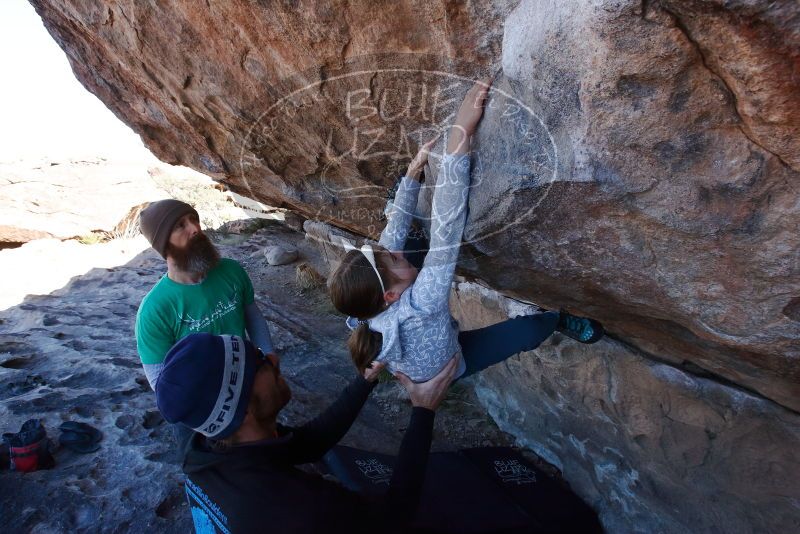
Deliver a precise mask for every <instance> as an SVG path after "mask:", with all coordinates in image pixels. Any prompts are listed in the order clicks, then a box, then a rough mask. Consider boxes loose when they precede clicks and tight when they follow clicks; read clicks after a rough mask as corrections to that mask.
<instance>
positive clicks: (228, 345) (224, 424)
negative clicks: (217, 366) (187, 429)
mask: <svg viewBox="0 0 800 534" xmlns="http://www.w3.org/2000/svg"><path fill="white" fill-rule="evenodd" d="M220 337H222V339H223V341H224V343H225V367H224V369H223V374H222V384H221V387H220V388H219V394H218V395H217V402H216V403H215V404H214V409H213V410H211V413H210V414H209V415H208V418H207V419H206V420H205V421H204V422H203V424H202V425H200V426H198V427H196V428H195V429H194V430H195V431H196V432H200V433H201V434H203V435H204V436H206V437H209V438H213V437H214V436H216V435H217V434H219V433H220V432H222V431H223V430H225V429H227V428H228V425H230V424H231V422H232V421H233V418H234V417H235V416H236V408H237V407H238V406H239V397H240V396H241V394H242V387H243V386H244V381H245V359H246V351H245V345H244V341H243V340H242V338H240V337H238V336H220Z"/></svg>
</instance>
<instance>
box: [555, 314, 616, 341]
mask: <svg viewBox="0 0 800 534" xmlns="http://www.w3.org/2000/svg"><path fill="white" fill-rule="evenodd" d="M556 330H558V331H559V332H561V333H562V334H564V335H565V336H568V337H571V338H572V339H574V340H576V341H580V342H581V343H596V342H598V341H600V338H602V337H603V334H605V330H603V325H601V324H600V323H598V322H597V321H595V320H594V319H588V318H586V317H578V316H575V315H572V314H570V313H567V312H565V311H561V312H559V315H558V326H557V327H556Z"/></svg>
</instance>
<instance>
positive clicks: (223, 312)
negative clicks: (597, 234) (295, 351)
mask: <svg viewBox="0 0 800 534" xmlns="http://www.w3.org/2000/svg"><path fill="white" fill-rule="evenodd" d="M139 222H140V225H141V228H142V233H143V234H144V236H145V237H146V238H147V240H148V241H149V242H150V244H151V245H152V247H153V248H154V249H155V250H156V251H157V252H158V253H159V254H160V255H161V256H162V257H163V258H164V259H165V260H167V272H166V274H165V275H164V276H162V277H161V279H160V280H159V281H158V282H157V283H156V285H155V286H153V288H152V289H151V290H150V292H149V293H147V295H146V296H145V297H144V299H143V300H142V303H141V305H140V306H139V312H138V313H137V315H136V348H137V350H138V352H139V358H140V359H141V361H142V366H143V367H144V372H145V375H146V376H147V380H148V382H150V387H151V388H153V390H155V386H156V381H157V380H158V376H159V375H160V374H161V371H162V369H163V367H164V358H165V357H166V355H167V352H169V350H170V348H172V346H173V345H174V344H175V343H176V342H177V341H179V340H180V339H182V338H184V337H185V336H187V335H189V334H195V333H199V332H205V333H210V334H216V335H221V334H226V335H234V336H239V337H241V338H244V337H245V332H246V333H247V337H248V338H249V339H250V341H251V342H252V343H253V345H255V346H256V347H257V348H258V349H260V350H261V352H263V353H264V354H274V352H273V348H272V341H271V339H270V334H269V329H268V328H267V323H266V321H265V320H264V316H263V315H262V314H261V311H260V310H259V309H258V306H257V305H256V303H255V299H254V293H253V284H252V282H251V281H250V277H249V276H248V275H247V273H246V272H245V270H244V269H243V268H242V266H241V265H239V263H237V262H236V261H234V260H232V259H228V258H220V255H219V252H218V251H217V249H216V248H215V247H214V244H213V243H211V240H210V239H209V238H208V236H206V235H205V234H204V233H203V231H202V229H201V228H200V217H199V215H198V214H197V211H196V210H195V209H194V208H193V207H192V206H190V205H189V204H186V203H185V202H181V201H179V200H174V199H167V200H160V201H158V202H153V203H152V204H150V205H149V206H148V207H147V208H145V209H144V210H143V211H142V213H141V216H140V220H139ZM275 357H277V356H275Z"/></svg>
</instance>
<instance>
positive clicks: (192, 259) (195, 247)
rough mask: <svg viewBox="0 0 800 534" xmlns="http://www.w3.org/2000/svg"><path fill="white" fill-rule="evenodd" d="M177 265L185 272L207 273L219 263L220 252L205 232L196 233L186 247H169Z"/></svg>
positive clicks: (171, 256) (170, 254)
mask: <svg viewBox="0 0 800 534" xmlns="http://www.w3.org/2000/svg"><path fill="white" fill-rule="evenodd" d="M169 256H170V258H171V259H172V261H173V262H174V263H175V266H176V267H177V268H178V269H179V270H181V271H184V272H189V273H199V274H206V273H207V272H208V271H210V270H211V269H213V268H214V267H215V266H216V265H217V263H219V252H218V251H217V249H216V247H215V246H214V244H213V243H212V242H211V240H210V239H209V238H208V236H206V235H205V234H203V233H199V234H197V235H195V236H194V237H193V238H192V239H190V240H189V242H188V243H187V244H186V247H185V248H182V249H179V248H177V247H172V246H171V247H169Z"/></svg>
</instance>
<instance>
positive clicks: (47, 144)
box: [0, 0, 155, 162]
mask: <svg viewBox="0 0 800 534" xmlns="http://www.w3.org/2000/svg"><path fill="white" fill-rule="evenodd" d="M0 50H2V53H0V72H3V73H4V75H5V76H4V78H5V80H6V83H4V84H0V113H2V117H3V121H2V126H0V161H2V162H13V161H17V160H27V159H43V158H44V159H75V158H78V159H87V158H97V157H104V158H106V159H112V160H134V161H136V160H149V159H155V156H153V155H152V153H151V152H150V151H149V150H148V149H147V148H146V147H145V146H144V144H143V143H142V141H141V139H140V138H139V136H138V135H137V134H136V133H135V132H134V131H133V130H131V129H130V128H129V127H128V126H127V125H126V124H124V123H123V122H122V121H120V120H119V119H118V118H117V117H116V116H115V115H114V114H113V113H112V112H111V111H110V110H109V109H108V108H106V107H105V105H104V104H103V103H102V102H101V101H100V100H99V99H98V98H97V97H95V96H94V95H93V94H92V93H90V92H89V91H87V90H86V88H84V87H83V85H81V83H80V82H79V81H78V80H77V79H76V78H75V75H74V74H73V73H72V69H71V67H70V64H69V60H68V59H67V56H66V54H65V53H64V51H63V50H61V48H60V47H59V46H58V44H57V43H56V42H55V40H54V39H53V38H52V37H51V36H50V33H49V32H48V31H47V30H46V29H45V27H44V24H43V23H42V20H41V18H40V17H39V15H38V14H37V13H36V10H35V9H34V8H33V6H31V5H30V4H29V3H28V2H27V1H26V0H3V2H2V3H0Z"/></svg>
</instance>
